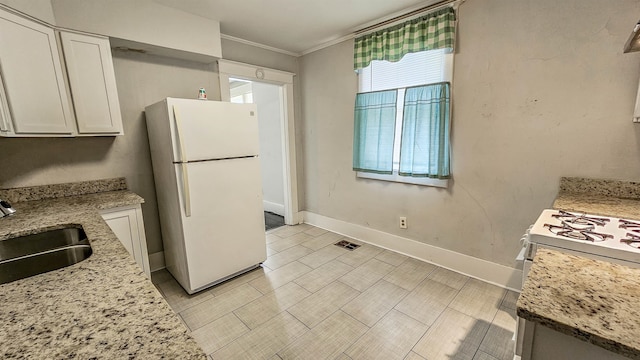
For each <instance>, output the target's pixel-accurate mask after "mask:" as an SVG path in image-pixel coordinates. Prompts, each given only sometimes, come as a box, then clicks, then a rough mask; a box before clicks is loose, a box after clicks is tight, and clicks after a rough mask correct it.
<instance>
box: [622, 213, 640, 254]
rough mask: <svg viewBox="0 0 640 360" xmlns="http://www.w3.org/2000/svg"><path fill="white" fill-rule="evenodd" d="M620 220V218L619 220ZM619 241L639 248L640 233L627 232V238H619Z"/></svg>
mask: <svg viewBox="0 0 640 360" xmlns="http://www.w3.org/2000/svg"><path fill="white" fill-rule="evenodd" d="M625 221H626V220H625ZM620 222H622V220H620ZM620 242H621V243H625V244H627V245H629V246H631V247H632V248H635V249H640V235H636V234H633V233H627V238H625V239H620Z"/></svg>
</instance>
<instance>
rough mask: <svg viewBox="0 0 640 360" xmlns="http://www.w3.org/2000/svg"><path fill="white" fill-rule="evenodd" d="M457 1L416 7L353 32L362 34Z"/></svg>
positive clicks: (451, 0) (443, 0) (447, 0)
mask: <svg viewBox="0 0 640 360" xmlns="http://www.w3.org/2000/svg"><path fill="white" fill-rule="evenodd" d="M457 1H458V0H442V1H438V2H437V3H435V4H431V5H428V6H425V7H422V8H420V9H416V10H413V11H410V12H408V13H406V14H403V15H398V16H396V17H393V18H391V19H389V20H385V21H382V22H379V23H377V24H374V25H370V26H367V27H366V28H364V29H360V30H357V31H355V32H354V33H353V34H354V35H361V34H363V33H366V32H370V31H371V30H374V29H377V28H380V27H383V26H386V25H389V24H393V23H395V22H397V21H400V20H404V19H407V18H410V17H412V16H415V15H418V14H420V13H423V12H426V11H429V10H435V9H438V8H444V7H445V6H447V5H449V4H451V3H455V2H457Z"/></svg>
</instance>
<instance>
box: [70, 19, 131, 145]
mask: <svg viewBox="0 0 640 360" xmlns="http://www.w3.org/2000/svg"><path fill="white" fill-rule="evenodd" d="M60 38H61V39H62V49H63V53H64V59H65V62H66V64H67V75H68V76H69V83H70V85H71V94H72V98H73V108H74V109H75V113H76V120H77V122H78V133H79V134H121V133H122V117H121V115H120V103H119V102H118V92H117V90H116V77H115V74H114V72H113V61H112V59H111V48H110V46H109V39H108V38H105V37H100V36H94V35H87V34H79V33H73V32H66V31H61V32H60Z"/></svg>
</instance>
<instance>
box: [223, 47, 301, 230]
mask: <svg viewBox="0 0 640 360" xmlns="http://www.w3.org/2000/svg"><path fill="white" fill-rule="evenodd" d="M218 72H219V77H220V98H221V100H222V101H231V95H230V94H231V91H230V88H229V78H230V77H235V78H240V79H245V80H251V81H258V82H265V83H269V84H273V85H278V86H280V91H281V96H282V99H283V101H282V105H283V109H282V110H283V111H282V114H283V121H282V123H281V133H282V139H283V146H282V155H283V157H282V158H283V159H285V161H284V164H283V173H284V174H283V175H284V176H283V178H284V205H285V206H284V208H285V213H284V222H285V223H286V224H288V225H295V224H299V223H301V222H302V216H300V212H299V209H298V175H297V169H296V138H295V126H294V123H295V121H294V109H293V77H294V76H295V75H296V74H294V73H290V72H286V71H281V70H275V69H268V68H263V67H260V66H256V65H250V64H244V63H239V62H235V61H229V60H222V59H220V60H218Z"/></svg>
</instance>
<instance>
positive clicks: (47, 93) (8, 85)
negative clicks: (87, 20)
mask: <svg viewBox="0 0 640 360" xmlns="http://www.w3.org/2000/svg"><path fill="white" fill-rule="evenodd" d="M0 34H1V35H0V71H1V74H0V76H2V80H3V82H4V86H5V90H6V97H7V99H6V102H7V103H8V104H9V107H10V116H11V118H12V125H13V131H14V132H15V133H16V134H72V133H73V131H74V128H75V126H74V124H73V113H72V112H71V106H70V103H69V96H68V92H67V88H66V84H65V79H64V75H63V72H62V66H61V63H60V54H59V52H58V47H57V44H56V37H55V34H54V31H53V29H51V28H49V27H47V26H44V25H42V24H39V23H37V22H34V21H30V20H27V19H24V18H22V17H19V16H16V15H14V14H12V13H9V12H7V11H4V10H0ZM5 125H6V124H5Z"/></svg>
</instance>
